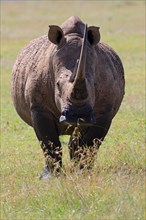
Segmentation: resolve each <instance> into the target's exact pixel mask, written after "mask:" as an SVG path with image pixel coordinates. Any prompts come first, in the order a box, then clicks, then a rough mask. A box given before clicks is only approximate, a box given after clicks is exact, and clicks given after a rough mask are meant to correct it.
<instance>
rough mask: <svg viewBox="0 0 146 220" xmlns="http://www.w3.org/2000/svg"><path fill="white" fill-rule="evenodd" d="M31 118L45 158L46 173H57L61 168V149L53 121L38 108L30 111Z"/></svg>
mask: <svg viewBox="0 0 146 220" xmlns="http://www.w3.org/2000/svg"><path fill="white" fill-rule="evenodd" d="M31 118H32V124H33V128H34V130H35V133H36V135H37V138H38V140H39V141H40V144H41V147H42V150H43V153H44V156H45V160H46V165H47V168H48V171H49V172H50V173H58V172H59V171H60V168H61V166H62V149H61V143H60V141H59V134H58V129H57V126H56V125H55V119H54V117H53V115H52V114H51V113H50V112H47V111H44V110H43V109H40V108H35V109H32V111H31Z"/></svg>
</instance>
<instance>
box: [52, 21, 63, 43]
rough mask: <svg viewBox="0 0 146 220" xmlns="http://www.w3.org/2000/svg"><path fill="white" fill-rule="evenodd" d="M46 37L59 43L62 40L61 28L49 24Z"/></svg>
mask: <svg viewBox="0 0 146 220" xmlns="http://www.w3.org/2000/svg"><path fill="white" fill-rule="evenodd" d="M48 39H49V40H50V41H51V42H52V43H53V44H57V45H59V44H60V43H62V42H63V40H64V34H63V31H62V29H61V28H60V27H59V26H57V25H49V31H48Z"/></svg>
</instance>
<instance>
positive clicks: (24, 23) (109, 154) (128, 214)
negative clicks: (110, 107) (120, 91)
mask: <svg viewBox="0 0 146 220" xmlns="http://www.w3.org/2000/svg"><path fill="white" fill-rule="evenodd" d="M1 12H2V15H1V18H2V21H1V24H2V26H1V30H2V33H1V219H2V220H11V219H15V220H16V219H18V220H20V219H22V220H25V219H26V220H28V219H29V220H32V219H37V220H40V219H43V220H44V219H47V220H48V219H49V220H60V219H61V220H64V219H66V220H68V219H70V220H78V219H81V220H86V219H88V220H95V219H99V220H105V219H107V220H118V219H119V220H127V219H128V220H144V219H146V215H145V209H146V203H145V195H146V194H145V193H146V191H145V164H146V160H145V159H146V157H145V145H144V141H145V115H144V104H145V103H144V100H145V92H144V91H145V52H144V48H145V19H144V15H145V3H144V1H138V0H137V1H54V2H53V1H39V2H35V1H28V2H24V1H23V2H1ZM71 15H78V16H79V17H80V18H81V19H82V20H83V21H85V22H86V23H88V25H97V26H100V27H101V28H100V31H101V39H102V41H104V42H106V43H108V44H109V45H111V46H112V47H113V48H114V49H115V50H116V51H117V52H118V54H119V55H120V57H121V59H122V61H123V64H124V69H125V79H126V94H125V98H124V101H123V103H122V106H121V108H120V111H119V112H118V114H117V115H116V117H115V119H114V120H113V124H112V126H111V129H110V131H109V133H108V135H107V137H106V139H105V141H104V142H103V144H102V146H101V147H100V150H99V152H98V156H97V159H96V162H95V165H94V167H93V170H92V172H91V173H90V174H89V173H86V172H85V173H83V174H81V173H78V172H77V171H75V172H73V173H72V172H71V171H70V169H71V168H72V163H71V162H70V161H69V154H68V149H67V142H68V136H64V137H63V136H62V137H61V141H62V144H63V164H64V170H65V172H66V176H64V175H63V174H62V175H61V176H60V177H58V178H53V179H52V180H50V181H39V179H38V174H39V173H40V172H41V169H42V167H43V166H44V158H43V154H42V151H41V149H40V146H39V143H38V141H37V139H36V137H35V134H34V131H33V129H32V128H30V127H28V126H27V125H26V124H25V123H24V122H23V121H22V120H21V119H20V118H19V117H18V115H17V114H16V112H15V110H14V107H13V104H12V101H11V96H10V78H11V70H12V66H13V63H14V62H15V60H16V57H17V54H18V53H19V51H20V50H21V48H22V47H23V46H25V45H26V44H27V43H28V42H29V41H30V40H31V39H33V38H36V37H38V36H41V35H44V34H46V33H47V31H48V25H49V24H59V25H60V24H61V23H62V22H63V21H65V20H66V19H67V18H68V17H69V16H71Z"/></svg>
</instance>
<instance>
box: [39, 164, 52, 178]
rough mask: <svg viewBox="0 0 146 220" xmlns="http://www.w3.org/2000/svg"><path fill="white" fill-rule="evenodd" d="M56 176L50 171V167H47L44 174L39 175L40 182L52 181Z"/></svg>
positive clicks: (43, 171)
mask: <svg viewBox="0 0 146 220" xmlns="http://www.w3.org/2000/svg"><path fill="white" fill-rule="evenodd" d="M53 176H54V175H53V174H52V173H51V172H50V171H49V169H48V167H47V166H45V167H44V168H43V170H42V172H41V173H40V174H39V179H40V180H47V179H51V178H52V177H53Z"/></svg>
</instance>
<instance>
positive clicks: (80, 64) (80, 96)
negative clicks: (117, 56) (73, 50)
mask: <svg viewBox="0 0 146 220" xmlns="http://www.w3.org/2000/svg"><path fill="white" fill-rule="evenodd" d="M86 51H87V25H85V29H84V37H83V44H82V48H81V53H80V58H79V61H77V68H76V74H75V79H74V82H73V91H72V93H71V98H72V99H74V100H76V101H81V100H84V99H86V98H87V97H88V92H87V86H86V78H85V68H86V53H87V52H86Z"/></svg>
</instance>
